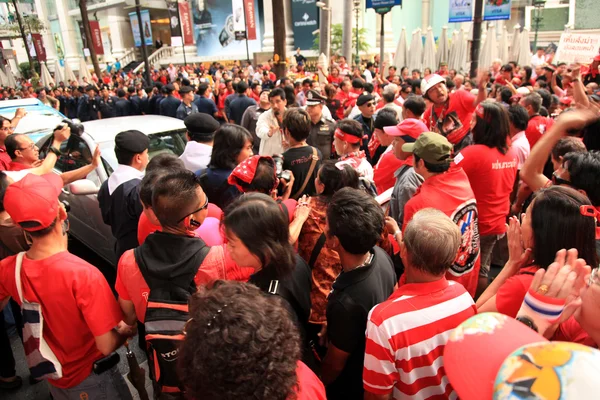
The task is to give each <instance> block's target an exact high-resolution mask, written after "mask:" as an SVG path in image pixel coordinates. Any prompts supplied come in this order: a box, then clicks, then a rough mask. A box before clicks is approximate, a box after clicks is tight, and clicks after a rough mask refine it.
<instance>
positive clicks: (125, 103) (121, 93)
mask: <svg viewBox="0 0 600 400" xmlns="http://www.w3.org/2000/svg"><path fill="white" fill-rule="evenodd" d="M117 96H118V97H119V98H118V99H117V101H115V111H116V115H117V117H128V116H130V115H133V113H132V109H131V102H130V101H129V100H128V99H127V93H126V92H125V90H124V89H119V90H117Z"/></svg>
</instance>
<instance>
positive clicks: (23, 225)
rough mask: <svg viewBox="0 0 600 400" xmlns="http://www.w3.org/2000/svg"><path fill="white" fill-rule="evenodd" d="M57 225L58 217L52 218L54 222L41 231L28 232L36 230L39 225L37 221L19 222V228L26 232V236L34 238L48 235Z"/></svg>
mask: <svg viewBox="0 0 600 400" xmlns="http://www.w3.org/2000/svg"><path fill="white" fill-rule="evenodd" d="M57 223H58V217H56V218H54V221H52V223H51V224H50V225H48V226H47V227H45V228H43V229H38V230H36V231H30V230H29V229H32V228H37V227H39V226H40V223H39V222H37V221H23V222H19V226H20V227H21V228H23V229H25V230H26V231H27V234H28V235H30V236H31V237H34V238H39V237H43V236H46V235H48V234H49V233H50V232H52V231H53V230H54V227H55V226H56V224H57Z"/></svg>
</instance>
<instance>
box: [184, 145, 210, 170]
mask: <svg viewBox="0 0 600 400" xmlns="http://www.w3.org/2000/svg"><path fill="white" fill-rule="evenodd" d="M211 154H212V146H209V145H207V144H204V143H198V142H195V141H193V140H190V141H189V142H187V143H186V145H185V150H184V151H183V154H182V155H181V156H180V157H179V159H180V160H181V161H183V165H185V168H186V169H188V170H190V171H192V172H196V171H198V170H201V169H204V168H206V167H207V166H208V164H209V163H210V155H211Z"/></svg>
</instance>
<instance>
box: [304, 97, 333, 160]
mask: <svg viewBox="0 0 600 400" xmlns="http://www.w3.org/2000/svg"><path fill="white" fill-rule="evenodd" d="M326 101H327V98H326V97H323V96H321V95H320V94H319V93H318V92H316V91H314V90H309V91H308V92H307V93H306V105H307V106H316V105H319V104H321V105H323V106H325V102H326ZM334 130H335V122H334V121H332V120H329V119H327V118H325V117H324V116H323V114H322V113H321V119H320V120H319V121H318V122H317V123H316V124H314V123H312V121H311V123H310V133H309V135H308V139H306V143H308V144H309V145H311V146H314V147H316V148H317V149H319V150H320V151H321V153H322V154H323V160H328V159H330V158H332V156H333V155H332V145H333V132H334Z"/></svg>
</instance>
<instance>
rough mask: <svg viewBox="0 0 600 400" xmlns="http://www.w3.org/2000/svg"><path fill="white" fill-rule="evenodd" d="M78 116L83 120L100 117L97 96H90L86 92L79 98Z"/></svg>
mask: <svg viewBox="0 0 600 400" xmlns="http://www.w3.org/2000/svg"><path fill="white" fill-rule="evenodd" d="M77 118H79V120H80V121H81V122H84V121H94V120H97V119H98V102H97V101H96V97H90V95H88V94H84V95H83V96H81V97H80V98H79V102H78V104H77Z"/></svg>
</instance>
